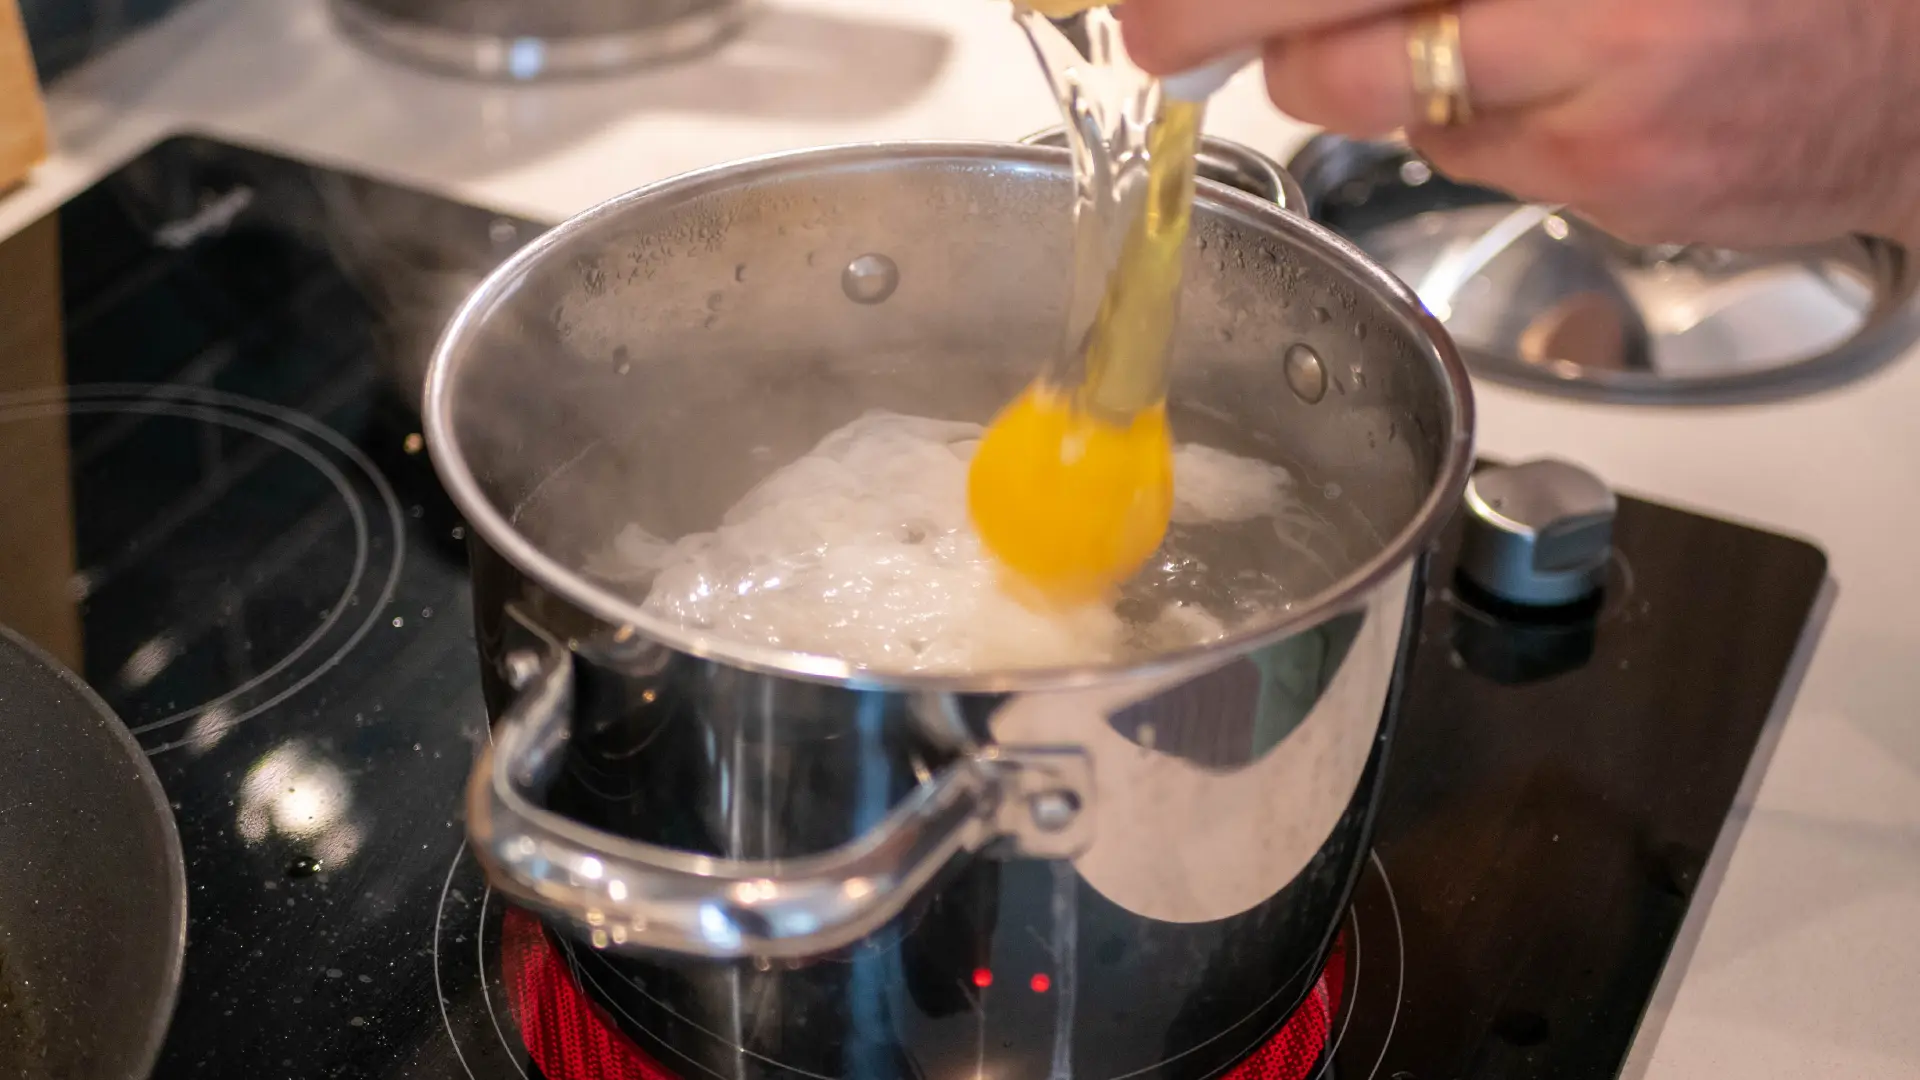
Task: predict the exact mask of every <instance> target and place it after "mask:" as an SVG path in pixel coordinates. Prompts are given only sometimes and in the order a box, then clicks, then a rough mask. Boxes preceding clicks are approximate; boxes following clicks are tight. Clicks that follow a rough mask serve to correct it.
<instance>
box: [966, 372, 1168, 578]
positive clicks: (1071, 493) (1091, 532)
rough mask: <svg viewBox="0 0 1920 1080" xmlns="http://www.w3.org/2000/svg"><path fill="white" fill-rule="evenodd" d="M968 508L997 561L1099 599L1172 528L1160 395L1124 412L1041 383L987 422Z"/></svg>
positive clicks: (970, 483) (1017, 572)
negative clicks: (1119, 417)
mask: <svg viewBox="0 0 1920 1080" xmlns="http://www.w3.org/2000/svg"><path fill="white" fill-rule="evenodd" d="M967 508H968V511H969V512H970V514H971V515H972V518H973V525H974V528H975V529H976V530H977V531H978V532H979V534H980V540H981V542H982V543H983V544H985V545H986V548H987V550H988V551H989V552H990V553H991V554H992V555H993V557H994V558H995V559H997V560H999V562H1000V564H1001V565H1002V566H1003V567H1004V568H1006V569H1007V570H1008V571H1010V572H1011V573H1012V574H1013V575H1014V576H1015V577H1016V578H1018V579H1019V581H1020V582H1022V583H1024V584H1025V585H1027V586H1029V587H1031V588H1032V589H1033V590H1034V591H1036V592H1037V593H1039V594H1040V595H1041V596H1042V597H1044V598H1046V599H1048V600H1051V601H1054V602H1059V603H1080V602H1086V601H1090V600H1094V599H1097V598H1098V597H1100V596H1101V595H1102V594H1104V593H1106V592H1107V591H1108V590H1110V589H1112V588H1113V587H1114V586H1115V585H1118V584H1119V583H1120V582H1122V581H1124V580H1126V579H1127V578H1128V577H1131V576H1132V575H1133V573H1134V571H1136V570H1138V569H1139V568H1140V566H1141V565H1142V564H1143V563H1145V562H1146V561H1147V558H1148V557H1149V556H1151V555H1152V554H1153V552H1154V549H1155V548H1158V547H1159V546H1160V541H1161V539H1162V538H1163V537H1164V536H1165V534H1166V530H1167V519H1168V516H1169V515H1170V514H1171V513H1172V510H1173V440H1172V437H1171V435H1170V434H1169V433H1168V430H1167V414H1166V408H1165V406H1164V405H1155V406H1153V407H1151V408H1148V409H1143V410H1141V411H1140V412H1138V413H1136V414H1134V416H1133V417H1132V418H1131V419H1130V420H1129V421H1127V422H1113V421H1108V420H1105V419H1102V418H1099V417H1097V416H1094V415H1091V414H1089V413H1088V412H1087V411H1086V410H1085V409H1083V408H1081V407H1080V405H1079V404H1078V402H1076V401H1075V399H1074V395H1073V394H1072V392H1071V391H1067V390H1062V389H1060V388H1057V387H1051V386H1046V385H1043V384H1040V383H1036V384H1034V385H1033V386H1031V387H1028V388H1027V390H1026V392H1025V393H1023V394H1021V395H1020V396H1019V397H1018V398H1016V399H1014V401H1013V402H1012V403H1011V404H1009V405H1008V406H1007V407H1006V408H1005V409H1004V410H1002V411H1001V413H1000V415H999V416H998V417H997V418H996V419H995V420H994V422H993V424H992V425H991V426H990V427H988V429H987V433H986V436H985V437H984V438H983V439H982V440H981V442H980V448H979V449H978V450H977V451H976V452H975V454H974V459H973V465H972V467H971V469H970V470H969V472H968V476H967Z"/></svg>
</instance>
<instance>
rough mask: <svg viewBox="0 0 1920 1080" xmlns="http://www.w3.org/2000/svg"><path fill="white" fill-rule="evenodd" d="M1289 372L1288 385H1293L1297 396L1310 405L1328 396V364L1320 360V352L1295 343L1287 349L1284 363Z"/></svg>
mask: <svg viewBox="0 0 1920 1080" xmlns="http://www.w3.org/2000/svg"><path fill="white" fill-rule="evenodd" d="M1283 366H1284V367H1285V369H1286V373H1287V386H1289V387H1291V388H1292V390H1293V393H1294V396H1295V397H1298V398H1299V399H1300V400H1301V401H1304V402H1306V403H1307V404H1309V405H1317V404H1319V403H1320V400H1321V399H1322V398H1324V397H1326V396H1327V366H1326V365H1325V364H1323V363H1321V362H1320V354H1319V353H1316V352H1314V351H1313V350H1312V349H1310V348H1308V347H1307V346H1306V345H1304V344H1298V345H1294V346H1293V347H1292V348H1290V349H1288V350H1287V356H1286V362H1285V363H1284V365H1283Z"/></svg>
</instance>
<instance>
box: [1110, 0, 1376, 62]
mask: <svg viewBox="0 0 1920 1080" xmlns="http://www.w3.org/2000/svg"><path fill="white" fill-rule="evenodd" d="M1409 2H1410V0H1126V2H1125V3H1124V4H1122V5H1121V6H1120V9H1119V10H1120V18H1121V22H1122V24H1123V26H1124V28H1125V31H1126V40H1127V54H1128V55H1129V56H1131V57H1132V58H1133V61H1134V62H1135V63H1137V64H1139V65H1140V66H1141V67H1143V68H1145V69H1146V70H1148V71H1150V72H1152V73H1153V74H1155V75H1171V74H1173V73H1175V72H1179V71H1186V70H1188V69H1190V68H1194V67H1198V66H1199V65H1201V64H1203V63H1205V62H1207V61H1209V60H1213V59H1216V58H1218V57H1220V56H1223V55H1225V54H1227V53H1229V52H1232V51H1233V50H1235V49H1239V48H1244V47H1247V46H1249V45H1252V44H1253V43H1255V42H1260V41H1267V40H1270V39H1272V38H1276V37H1283V36H1286V35H1289V34H1298V33H1302V32H1305V31H1308V30H1315V29H1320V28H1323V27H1328V26H1335V25H1338V24H1340V23H1347V22H1353V21H1355V20H1357V19H1364V18H1368V17H1370V16H1376V15H1382V14H1386V13H1390V12H1392V11H1395V10H1397V9H1399V8H1402V7H1405V6H1407V4H1408V3H1409Z"/></svg>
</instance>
